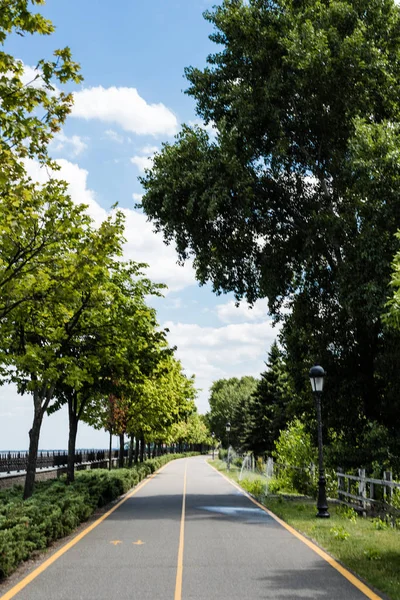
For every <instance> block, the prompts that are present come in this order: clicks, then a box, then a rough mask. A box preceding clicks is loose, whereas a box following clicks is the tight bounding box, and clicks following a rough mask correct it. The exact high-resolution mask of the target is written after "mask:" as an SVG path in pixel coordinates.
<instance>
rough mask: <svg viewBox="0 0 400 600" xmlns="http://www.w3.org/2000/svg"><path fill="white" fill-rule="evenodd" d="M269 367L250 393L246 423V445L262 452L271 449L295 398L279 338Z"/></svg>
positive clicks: (271, 351)
mask: <svg viewBox="0 0 400 600" xmlns="http://www.w3.org/2000/svg"><path fill="white" fill-rule="evenodd" d="M266 366H267V370H266V371H264V373H261V379H260V381H259V383H258V385H257V388H256V390H255V392H254V393H253V395H252V396H251V398H250V400H249V403H248V409H247V415H246V416H247V419H246V424H245V447H246V449H248V450H250V451H251V452H253V453H254V454H255V456H262V455H264V454H265V453H267V452H269V453H270V452H272V450H273V449H274V443H275V441H276V440H277V439H278V437H279V432H280V431H281V430H282V429H284V428H285V426H286V424H287V422H288V421H289V420H290V413H289V404H290V400H291V399H292V393H291V390H290V386H289V382H288V375H287V370H286V365H285V363H284V360H283V356H282V352H281V351H280V350H279V348H278V345H277V343H276V342H274V343H273V345H272V346H271V350H270V351H269V354H268V362H267V363H266Z"/></svg>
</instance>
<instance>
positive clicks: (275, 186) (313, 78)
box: [142, 0, 400, 435]
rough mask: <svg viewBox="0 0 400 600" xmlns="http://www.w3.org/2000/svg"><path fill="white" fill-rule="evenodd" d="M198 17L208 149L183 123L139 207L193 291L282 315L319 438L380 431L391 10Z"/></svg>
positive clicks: (304, 8)
mask: <svg viewBox="0 0 400 600" xmlns="http://www.w3.org/2000/svg"><path fill="white" fill-rule="evenodd" d="M205 17H206V19H207V20H208V21H210V22H211V23H212V24H213V25H214V27H215V29H214V33H213V34H212V35H211V39H212V40H213V41H214V42H216V43H217V44H218V45H219V46H218V49H217V51H216V53H215V54H212V55H210V56H209V57H208V66H207V67H206V68H205V69H204V70H199V69H196V68H188V69H187V70H186V76H187V78H188V80H189V83H190V87H189V90H188V94H189V95H190V96H191V97H193V98H194V99H195V101H196V102H197V111H198V114H199V116H200V117H202V118H203V119H204V120H205V122H206V123H209V122H213V123H214V124H215V127H216V139H210V138H209V136H208V134H207V133H206V132H205V131H203V130H201V129H200V128H196V127H195V128H191V127H187V126H184V127H183V129H182V131H181V133H180V134H179V135H178V136H177V139H176V141H175V143H174V144H172V145H170V144H165V145H164V147H163V150H162V151H161V153H159V154H158V155H157V156H156V157H155V160H154V163H153V167H152V169H151V170H149V171H147V172H146V175H145V176H144V177H143V178H142V184H143V186H144V189H145V195H144V197H143V202H142V203H143V207H144V209H145V211H146V213H147V214H148V216H149V217H150V218H151V219H152V220H153V222H154V223H155V226H156V228H157V229H158V230H162V231H163V233H164V237H165V240H166V241H167V242H171V241H173V240H174V241H175V244H176V247H177V250H178V253H179V256H180V258H181V259H182V260H185V259H186V258H188V257H189V256H190V255H193V256H194V265H195V268H196V274H197V278H198V280H199V281H200V282H201V283H205V282H206V281H209V280H210V281H211V282H212V284H213V287H214V290H215V291H217V292H228V291H233V292H234V293H235V295H236V297H237V298H238V299H241V298H242V297H246V298H247V299H248V300H249V301H250V302H254V301H255V300H256V299H257V298H259V297H267V298H268V300H269V307H270V311H271V313H272V314H274V315H275V316H276V317H277V318H279V317H280V318H283V317H284V321H285V324H284V333H283V337H282V340H283V344H284V347H285V350H286V351H287V356H288V367H289V369H292V367H293V371H294V370H295V371H296V373H291V374H292V375H293V376H294V379H295V381H296V385H297V387H296V391H297V393H298V397H299V398H300V399H303V401H304V408H305V409H307V410H309V408H310V407H309V405H310V404H311V400H309V401H308V400H306V396H305V386H307V385H308V382H307V371H308V369H309V368H310V365H311V364H313V362H314V361H316V360H317V361H319V362H321V363H322V364H323V365H324V367H325V368H326V369H327V371H328V373H329V387H328V386H327V391H326V394H325V397H326V400H327V413H326V414H327V422H328V423H329V424H330V426H332V427H335V428H337V429H339V428H343V429H346V428H347V430H348V431H349V433H350V435H351V431H354V428H357V427H358V426H359V421H360V420H359V417H360V415H362V416H363V417H365V418H366V419H367V420H376V421H377V422H380V423H384V424H385V426H386V427H392V426H393V413H396V414H398V411H399V409H400V407H399V404H398V400H397V399H396V398H393V395H391V392H390V387H391V386H392V384H391V383H389V384H388V383H387V382H388V381H390V379H391V378H390V377H389V376H388V375H389V374H390V375H393V376H394V378H395V381H396V382H397V381H398V375H397V373H398V372H399V369H398V368H397V366H398V359H397V358H396V357H398V356H399V355H400V352H399V348H400V336H399V335H398V334H397V333H394V332H393V333H390V334H388V333H387V332H384V330H383V328H382V323H381V314H382V311H383V308H384V305H385V302H386V297H387V286H388V283H389V280H390V264H391V260H392V257H393V255H394V254H395V252H396V251H397V250H398V248H399V242H398V240H397V239H396V238H395V235H394V234H395V232H396V231H397V230H398V228H399V226H400V202H399V194H398V189H399V187H398V186H394V185H393V184H394V183H395V182H396V181H397V174H396V168H397V167H396V164H398V160H397V158H396V157H397V147H398V146H396V142H397V141H398V140H397V138H398V133H397V132H398V124H399V122H400V119H399V116H400V115H399V101H398V99H399V97H400V60H399V58H400V36H399V30H400V27H399V24H400V9H399V7H398V6H397V5H396V4H395V3H394V1H393V0H385V1H384V2H370V1H369V0H362V1H361V2H359V1H358V2H355V1H352V0H342V1H339V2H331V3H326V2H321V1H319V0H312V1H309V0H307V1H306V0H301V1H300V2H287V1H286V0H278V1H277V2H274V3H270V2H264V1H263V0H250V1H249V2H245V1H243V0H225V1H224V2H222V4H221V6H218V7H216V8H215V9H214V10H213V11H212V12H206V13H205ZM283 305H286V306H287V307H288V308H290V311H289V314H287V313H286V315H285V313H283V314H282V311H281V308H282V306H283ZM284 315H285V316H284ZM296 333H297V334H298V337H297V338H296ZM302 392H303V395H302ZM349 394H351V401H350V402H349ZM389 396H391V398H392V399H393V402H394V404H393V405H392V406H393V408H390V407H389V406H388V404H389V402H388V400H387V399H386V398H388V397H389ZM300 408H301V407H300Z"/></svg>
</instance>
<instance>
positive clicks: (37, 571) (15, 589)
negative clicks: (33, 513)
mask: <svg viewBox="0 0 400 600" xmlns="http://www.w3.org/2000/svg"><path fill="white" fill-rule="evenodd" d="M168 464H170V463H166V464H165V465H164V466H162V467H161V469H158V471H155V472H154V473H153V474H152V475H150V477H148V478H147V479H145V480H144V481H142V483H140V484H139V485H138V486H137V487H136V488H135V489H133V490H132V491H131V492H129V493H128V494H127V495H126V496H124V497H123V498H122V500H120V501H119V502H117V504H116V505H115V506H113V507H112V508H110V510H108V511H107V512H106V513H104V515H102V516H101V517H100V518H98V519H97V520H96V521H94V523H92V524H91V525H89V527H87V528H86V529H84V530H83V531H81V533H79V534H78V535H77V536H76V537H74V539H73V540H71V541H70V542H68V543H67V544H65V546H63V547H62V548H60V550H58V551H57V552H55V553H54V554H53V555H52V556H50V558H48V559H47V560H45V561H44V563H42V564H41V565H40V566H39V567H37V569H35V570H34V571H32V573H29V575H27V576H26V577H24V579H22V581H20V582H19V583H17V585H15V586H14V587H12V588H11V590H9V591H8V592H6V593H5V594H4V596H1V597H0V600H11V598H14V596H16V595H17V594H18V592H20V591H21V590H23V589H24V588H25V587H26V586H27V585H28V584H29V583H31V581H33V580H34V579H36V577H37V576H38V575H40V573H43V571H45V570H46V569H47V567H49V566H50V565H51V564H53V562H55V561H56V560H57V559H58V558H60V556H62V555H63V554H65V552H67V551H68V550H69V549H70V548H72V547H73V546H75V544H77V543H78V542H80V540H81V539H82V538H84V537H85V536H86V535H87V534H88V533H90V532H91V531H92V530H93V529H94V528H95V527H97V526H98V525H100V523H102V522H103V521H104V520H105V519H107V517H109V516H110V515H111V514H112V513H113V512H114V511H115V510H117V508H119V507H120V506H121V504H123V503H124V502H126V500H128V498H132V496H134V495H135V494H137V493H138V492H139V491H140V490H141V489H142V488H143V487H144V486H145V485H147V484H148V483H149V481H151V480H152V479H153V478H154V477H155V476H156V475H157V474H158V473H160V471H162V470H163V469H164V468H165V467H166V466H167V465H168Z"/></svg>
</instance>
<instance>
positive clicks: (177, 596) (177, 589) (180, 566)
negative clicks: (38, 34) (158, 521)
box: [0, 461, 187, 600]
mask: <svg viewBox="0 0 400 600" xmlns="http://www.w3.org/2000/svg"><path fill="white" fill-rule="evenodd" d="M186 473H187V461H186V464H185V473H184V476H183V496H182V515H181V530H180V534H179V550H178V567H177V571H176V582H175V596H174V600H181V599H182V575H183V547H184V542H185V510H186ZM0 600H1V598H0Z"/></svg>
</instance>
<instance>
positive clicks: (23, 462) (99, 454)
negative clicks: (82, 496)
mask: <svg viewBox="0 0 400 600" xmlns="http://www.w3.org/2000/svg"><path fill="white" fill-rule="evenodd" d="M118 455H119V454H118V450H112V452H111V459H117V458H118ZM124 455H125V456H127V455H128V450H125V451H124ZM108 460H109V451H108V450H78V451H77V452H76V453H75V457H74V464H75V465H81V464H88V463H95V462H104V461H108ZM67 462H68V452H66V451H50V450H49V451H45V452H39V454H38V458H37V466H36V468H37V469H51V468H57V467H65V466H66V465H67ZM27 465H28V453H27V452H0V473H11V472H14V471H16V472H17V473H18V472H20V471H26V468H27Z"/></svg>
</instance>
